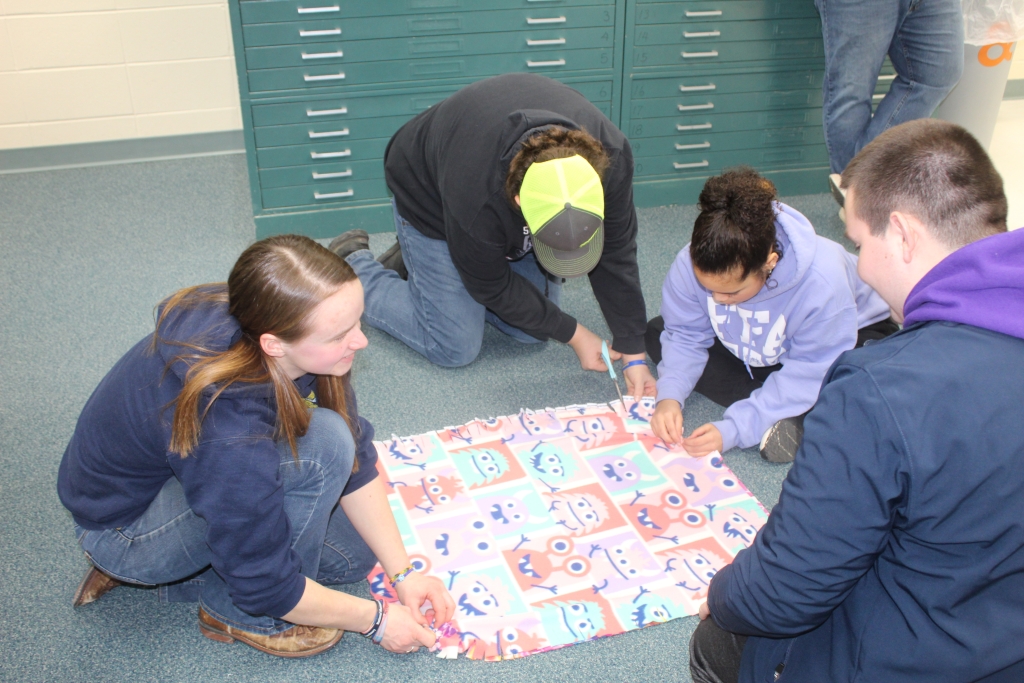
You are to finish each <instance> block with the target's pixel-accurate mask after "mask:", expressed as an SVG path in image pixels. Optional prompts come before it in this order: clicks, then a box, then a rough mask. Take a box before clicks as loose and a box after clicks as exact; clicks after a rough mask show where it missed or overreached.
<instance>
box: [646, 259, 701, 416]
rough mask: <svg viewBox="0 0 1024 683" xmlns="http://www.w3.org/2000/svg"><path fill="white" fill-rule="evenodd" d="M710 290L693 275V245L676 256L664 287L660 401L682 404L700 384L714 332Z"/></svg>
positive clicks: (659, 369)
mask: <svg viewBox="0 0 1024 683" xmlns="http://www.w3.org/2000/svg"><path fill="white" fill-rule="evenodd" d="M706 301H707V293H706V292H705V291H704V289H703V288H702V287H700V284H699V283H698V282H697V280H696V278H694V276H693V266H692V265H691V263H690V245H689V244H687V245H686V246H685V247H683V249H682V251H680V252H679V254H678V255H677V256H676V260H675V262H673V264H672V268H671V269H669V273H668V277H666V278H665V284H664V285H663V286H662V290H661V315H662V317H663V318H664V319H665V331H664V332H662V333H661V356H662V360H661V362H660V363H658V400H659V401H663V400H665V399H669V398H670V399H674V400H676V401H678V402H679V405H680V406H682V405H683V403H684V401H686V398H687V397H688V396H689V395H690V392H692V391H693V388H694V387H695V386H696V385H697V380H699V379H700V376H701V374H702V373H703V372H704V366H705V365H707V362H708V349H709V348H710V347H711V345H712V344H713V343H714V341H715V332H714V329H712V327H711V321H710V319H709V318H708V311H707V306H706V304H705V302H706Z"/></svg>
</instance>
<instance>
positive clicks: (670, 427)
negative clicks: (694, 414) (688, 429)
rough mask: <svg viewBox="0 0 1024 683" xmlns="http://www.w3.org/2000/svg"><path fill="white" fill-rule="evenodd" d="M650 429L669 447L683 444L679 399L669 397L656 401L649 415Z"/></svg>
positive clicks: (681, 410)
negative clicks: (652, 411)
mask: <svg viewBox="0 0 1024 683" xmlns="http://www.w3.org/2000/svg"><path fill="white" fill-rule="evenodd" d="M651 431H653V432H654V435H655V436H656V437H658V438H659V439H661V440H662V441H664V442H665V445H666V446H668V447H669V448H671V447H673V446H681V445H682V444H683V408H682V406H680V405H679V401H676V400H675V399H671V398H666V399H664V400H661V401H658V404H657V405H656V406H654V415H652V416H651Z"/></svg>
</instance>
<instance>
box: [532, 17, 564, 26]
mask: <svg viewBox="0 0 1024 683" xmlns="http://www.w3.org/2000/svg"><path fill="white" fill-rule="evenodd" d="M526 23H527V24H530V25H531V26H534V25H536V24H564V23H565V17H550V18H540V19H534V18H533V17H526Z"/></svg>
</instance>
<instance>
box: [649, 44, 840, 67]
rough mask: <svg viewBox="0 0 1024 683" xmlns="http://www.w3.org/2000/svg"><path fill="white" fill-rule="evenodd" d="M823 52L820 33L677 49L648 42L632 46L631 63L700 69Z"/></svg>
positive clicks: (801, 57) (809, 57)
mask: <svg viewBox="0 0 1024 683" xmlns="http://www.w3.org/2000/svg"><path fill="white" fill-rule="evenodd" d="M823 54H824V51H823V43H822V40H821V38H820V37H819V38H808V39H806V40H752V41H747V42H722V43H715V44H714V45H704V46H701V47H694V48H692V49H691V48H689V47H684V48H683V49H680V48H679V46H677V45H651V46H647V47H642V48H636V49H634V50H633V66H634V68H643V67H661V66H679V65H681V64H685V65H687V66H691V65H692V66H693V68H696V69H701V68H708V67H709V66H714V65H717V64H722V63H728V62H746V61H751V62H765V61H769V60H791V59H792V60H795V59H811V58H815V57H817V58H820V57H822V56H823Z"/></svg>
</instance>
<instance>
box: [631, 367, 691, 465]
mask: <svg viewBox="0 0 1024 683" xmlns="http://www.w3.org/2000/svg"><path fill="white" fill-rule="evenodd" d="M630 369H631V370H632V368H630ZM651 430H652V431H653V432H654V435H655V436H656V437H658V438H659V439H661V440H662V441H664V442H665V445H666V446H668V447H669V448H671V447H672V446H681V445H682V444H683V408H682V406H680V405H679V401H676V400H674V399H671V398H666V399H664V400H662V401H658V404H657V405H656V406H654V415H652V416H651Z"/></svg>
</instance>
